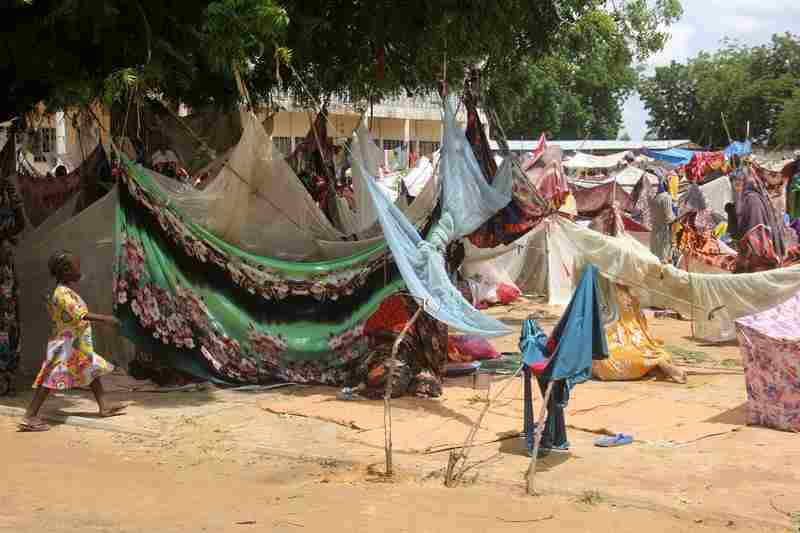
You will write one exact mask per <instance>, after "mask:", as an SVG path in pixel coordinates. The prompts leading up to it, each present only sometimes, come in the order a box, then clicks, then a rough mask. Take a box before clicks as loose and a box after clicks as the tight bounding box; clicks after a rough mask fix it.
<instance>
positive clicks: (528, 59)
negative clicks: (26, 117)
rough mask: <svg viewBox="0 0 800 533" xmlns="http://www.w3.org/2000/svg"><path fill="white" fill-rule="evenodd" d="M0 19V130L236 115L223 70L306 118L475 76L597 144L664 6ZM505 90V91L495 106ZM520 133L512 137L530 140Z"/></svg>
mask: <svg viewBox="0 0 800 533" xmlns="http://www.w3.org/2000/svg"><path fill="white" fill-rule="evenodd" d="M0 14H2V15H5V16H4V17H3V20H2V21H0V27H2V29H3V31H4V35H5V36H6V37H8V38H7V39H4V41H5V44H4V45H5V46H6V49H7V50H8V52H9V53H8V54H2V55H0V70H2V71H3V74H5V75H6V77H7V78H10V79H13V80H14V83H12V85H11V86H9V87H7V88H6V90H7V92H6V95H5V101H4V102H3V103H2V105H1V106H0V114H5V115H8V114H10V113H13V114H18V113H19V112H21V110H24V109H27V108H29V107H30V106H31V105H32V104H33V103H34V102H37V101H39V100H45V101H47V102H48V104H50V107H52V108H58V107H59V106H64V105H66V104H68V103H70V102H75V101H86V100H89V99H92V98H96V97H98V96H105V97H106V99H119V98H120V95H129V94H130V93H131V92H136V91H138V92H137V94H138V95H139V96H141V93H142V92H143V91H145V90H147V91H149V93H150V94H152V93H157V94H159V95H162V96H164V97H165V98H166V99H169V100H170V101H173V102H177V101H183V102H186V103H189V104H190V105H192V106H195V107H199V106H200V105H202V104H204V103H206V104H207V103H213V104H215V105H218V106H225V107H230V106H233V105H236V104H237V103H238V102H239V93H238V90H237V84H236V83H235V81H234V76H233V71H234V70H236V71H238V72H239V73H240V75H241V77H242V78H243V81H244V82H245V85H246V86H247V88H248V89H249V93H250V97H251V101H252V102H253V103H254V104H257V105H258V104H261V103H269V102H270V100H271V97H272V95H273V94H274V92H275V91H276V89H286V90H288V91H290V92H291V93H292V94H293V95H294V96H296V97H298V98H300V99H305V100H306V101H309V102H311V101H314V102H319V101H322V100H324V99H325V98H326V97H327V96H328V95H331V94H332V93H336V92H343V93H347V94H348V95H349V96H350V98H352V100H353V102H354V104H355V105H358V106H361V107H366V106H367V104H368V102H370V101H371V102H377V101H380V100H381V99H382V98H384V97H385V96H388V95H393V94H396V93H398V92H405V93H411V94H421V93H430V92H432V91H435V90H436V89H437V88H438V86H439V82H440V81H441V80H443V79H445V78H446V81H447V82H448V85H449V87H450V89H451V90H455V91H458V90H460V88H461V86H462V84H463V81H464V78H465V76H466V74H467V72H468V71H470V70H472V69H474V68H475V67H477V68H478V69H479V70H480V73H481V84H482V91H481V92H482V95H483V96H484V100H485V101H484V104H485V105H491V106H492V107H494V108H496V109H498V110H503V109H511V110H513V109H522V108H525V107H528V108H529V107H530V106H527V105H523V104H522V102H525V101H526V99H527V101H528V102H531V101H532V102H533V103H535V104H542V106H541V107H538V108H536V109H537V111H536V113H537V114H539V113H541V110H542V109H545V108H548V107H551V106H550V104H553V103H555V104H557V105H556V106H555V107H553V109H554V111H553V113H552V117H551V119H552V120H551V122H552V124H553V125H554V126H557V128H558V130H559V131H569V132H574V134H575V135H579V134H580V135H584V134H601V135H603V136H609V135H616V132H617V129H618V127H619V124H620V122H621V114H620V109H619V104H620V99H621V98H622V97H623V96H624V95H625V94H627V93H628V92H629V91H630V87H631V86H632V85H633V84H634V83H635V73H634V72H633V71H632V69H631V68H630V65H631V62H632V60H634V59H640V58H642V57H646V56H647V55H648V54H649V53H651V52H652V51H654V50H657V49H659V48H660V47H661V46H662V45H663V43H664V40H665V39H666V33H665V31H664V30H663V28H664V26H665V25H668V24H669V23H671V22H672V21H673V20H675V18H676V17H677V16H678V15H679V14H680V4H679V2H678V0H657V1H655V2H648V1H647V0H619V1H618V2H616V3H615V4H613V5H606V1H605V0H543V1H540V2H530V1H528V0H496V1H494V2H455V1H453V0H439V1H433V2H432V1H430V0H408V1H405V2H395V1H392V0H375V1H371V2H363V1H361V0H217V1H201V2H187V1H180V0H173V1H171V2H165V1H164V0H159V1H156V0H95V1H89V0H36V1H33V2H25V1H21V0H18V1H17V2H15V3H14V4H11V6H10V7H4V8H2V11H0ZM85 36H90V37H89V38H86V37H85ZM287 50H289V51H291V61H289V59H290V57H289V55H290V54H289V53H288V52H287ZM45 65H46V68H43V66H45ZM521 66H522V68H521ZM234 67H235V68H234ZM521 72H522V74H520V73H521ZM509 80H511V82H513V83H516V84H518V86H519V87H520V88H521V91H520V92H512V91H509V90H507V88H506V87H507V85H508V84H509ZM131 87H133V89H131ZM540 91H543V93H541V92H540ZM506 114H507V115H508V116H513V115H510V114H508V113H506ZM528 119H529V120H528V123H527V125H526V129H525V131H526V133H527V132H529V131H530V127H531V126H537V125H538V124H539V123H538V122H537V121H538V119H535V117H534V116H533V115H532V114H531V115H529V116H528ZM505 122H508V123H509V124H510V125H511V126H513V127H516V126H517V124H512V121H511V120H505ZM513 122H517V121H516V120H514V121H513ZM519 129H520V131H521V130H522V128H521V127H520V128H519Z"/></svg>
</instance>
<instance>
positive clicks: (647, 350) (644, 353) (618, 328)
mask: <svg viewBox="0 0 800 533" xmlns="http://www.w3.org/2000/svg"><path fill="white" fill-rule="evenodd" d="M612 290H613V291H614V293H615V294H616V298H617V302H618V303H619V319H618V320H617V322H616V323H615V324H612V325H609V326H607V327H606V336H607V339H608V355H609V356H608V359H602V360H595V361H592V374H593V375H594V377H595V378H597V379H599V380H602V381H625V380H636V379H641V378H643V377H644V376H646V375H647V374H648V373H650V371H652V370H653V369H655V368H656V367H657V366H658V365H659V363H661V362H667V363H670V362H672V356H670V355H669V353H667V352H666V351H665V350H664V347H663V344H662V342H661V341H659V340H656V339H654V338H652V337H651V336H650V334H649V332H648V328H647V319H646V318H645V316H644V315H643V314H642V312H641V309H640V308H639V301H638V299H637V298H636V297H635V296H634V295H633V294H631V293H630V291H629V290H628V288H627V287H624V286H622V285H613V288H612Z"/></svg>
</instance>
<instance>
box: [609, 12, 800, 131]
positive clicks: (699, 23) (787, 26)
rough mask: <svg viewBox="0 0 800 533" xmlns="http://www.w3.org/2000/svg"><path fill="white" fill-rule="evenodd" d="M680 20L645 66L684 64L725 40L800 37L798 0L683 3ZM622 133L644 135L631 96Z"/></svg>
mask: <svg viewBox="0 0 800 533" xmlns="http://www.w3.org/2000/svg"><path fill="white" fill-rule="evenodd" d="M682 4H683V18H682V19H681V20H680V21H679V22H678V23H676V24H674V25H673V26H672V27H671V28H670V30H671V33H672V37H671V38H670V41H669V42H668V43H667V46H666V47H665V48H664V50H662V51H661V52H660V53H658V54H657V55H655V56H654V57H652V58H651V59H650V60H649V61H648V63H647V66H648V68H649V69H653V68H654V67H656V66H661V65H666V64H669V62H670V61H672V60H675V61H681V62H682V61H685V60H686V59H687V58H690V57H693V56H695V55H697V53H698V52H700V51H701V50H706V51H709V52H711V51H714V50H716V49H718V48H719V46H720V41H721V40H722V39H723V38H725V37H730V38H733V39H736V40H738V41H740V42H742V43H744V44H747V45H757V44H762V43H766V42H768V41H769V39H770V37H771V36H772V34H774V33H785V32H787V31H788V32H792V33H795V34H800V0H682ZM623 118H624V120H625V129H626V131H627V132H628V134H629V135H630V136H631V138H632V139H633V140H640V139H642V138H643V137H644V135H645V133H646V132H647V125H646V122H647V111H646V110H645V109H644V106H643V105H642V102H641V100H639V98H638V96H637V95H634V96H633V97H632V98H630V99H629V100H628V101H627V102H626V103H625V108H624V110H623Z"/></svg>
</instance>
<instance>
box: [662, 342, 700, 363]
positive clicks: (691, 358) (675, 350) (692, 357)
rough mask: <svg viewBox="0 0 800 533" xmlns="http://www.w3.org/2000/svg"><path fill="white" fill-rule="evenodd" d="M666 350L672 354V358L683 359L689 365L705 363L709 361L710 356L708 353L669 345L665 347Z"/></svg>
mask: <svg viewBox="0 0 800 533" xmlns="http://www.w3.org/2000/svg"><path fill="white" fill-rule="evenodd" d="M665 349H666V350H667V351H668V352H669V353H670V354H672V356H674V357H676V358H678V359H683V360H684V361H686V362H689V363H703V362H705V361H708V359H709V356H708V354H707V353H706V352H700V351H695V350H687V349H686V348H681V347H680V346H672V345H667V346H665Z"/></svg>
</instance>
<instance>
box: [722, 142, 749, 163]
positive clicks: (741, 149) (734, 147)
mask: <svg viewBox="0 0 800 533" xmlns="http://www.w3.org/2000/svg"><path fill="white" fill-rule="evenodd" d="M752 153H753V143H752V142H750V141H745V142H740V141H734V142H732V143H731V144H730V145H729V146H728V147H727V148H725V159H730V158H731V157H732V156H734V155H736V156H739V157H744V156H747V155H750V154H752Z"/></svg>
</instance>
